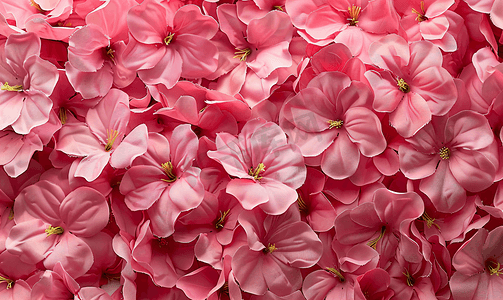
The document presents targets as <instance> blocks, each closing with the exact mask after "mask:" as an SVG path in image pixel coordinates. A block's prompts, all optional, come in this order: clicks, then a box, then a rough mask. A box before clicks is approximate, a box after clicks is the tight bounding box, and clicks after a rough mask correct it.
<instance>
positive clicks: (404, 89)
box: [396, 78, 410, 93]
mask: <svg viewBox="0 0 503 300" xmlns="http://www.w3.org/2000/svg"><path fill="white" fill-rule="evenodd" d="M396 85H398V89H399V90H400V91H402V92H404V93H408V92H410V87H409V85H408V84H407V82H405V80H403V78H400V79H398V82H397V84H396Z"/></svg>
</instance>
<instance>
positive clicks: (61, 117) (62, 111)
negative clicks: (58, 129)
mask: <svg viewBox="0 0 503 300" xmlns="http://www.w3.org/2000/svg"><path fill="white" fill-rule="evenodd" d="M58 115H59V120H60V121H61V124H63V125H65V124H66V120H67V119H68V116H67V115H66V108H64V107H60V108H59V114H58Z"/></svg>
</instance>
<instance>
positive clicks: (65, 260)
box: [44, 233, 93, 278]
mask: <svg viewBox="0 0 503 300" xmlns="http://www.w3.org/2000/svg"><path fill="white" fill-rule="evenodd" d="M57 263H61V265H62V266H63V267H64V268H65V271H67V272H68V274H70V276H72V277H75V278H77V277H80V276H82V275H84V274H85V273H86V272H87V271H88V270H89V269H90V268H91V266H92V265H93V252H92V251H91V248H89V246H88V245H87V244H86V243H85V242H84V241H83V240H81V239H79V238H78V237H76V236H74V235H73V234H71V233H66V234H64V235H63V237H62V238H61V240H60V241H59V243H58V244H57V245H56V246H55V247H54V250H53V252H52V253H51V254H49V256H47V258H46V259H45V260H44V266H45V267H46V268H48V269H53V268H54V266H55V265H56V264H57Z"/></svg>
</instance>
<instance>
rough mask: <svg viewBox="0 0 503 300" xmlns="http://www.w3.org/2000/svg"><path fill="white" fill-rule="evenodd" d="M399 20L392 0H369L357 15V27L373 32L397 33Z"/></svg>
mask: <svg viewBox="0 0 503 300" xmlns="http://www.w3.org/2000/svg"><path fill="white" fill-rule="evenodd" d="M348 6H349V5H348ZM399 20H400V17H399V16H398V14H397V13H396V11H395V9H394V7H393V1H390V0H375V1H369V2H368V4H367V6H366V7H365V8H364V11H363V12H362V14H361V15H360V16H359V17H358V27H360V28H362V29H363V30H365V31H367V32H373V33H397V32H398V26H399V25H398V24H399Z"/></svg>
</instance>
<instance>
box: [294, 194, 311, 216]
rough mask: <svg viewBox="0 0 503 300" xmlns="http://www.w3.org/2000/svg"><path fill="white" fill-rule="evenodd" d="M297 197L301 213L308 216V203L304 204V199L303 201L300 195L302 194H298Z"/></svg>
mask: <svg viewBox="0 0 503 300" xmlns="http://www.w3.org/2000/svg"><path fill="white" fill-rule="evenodd" d="M297 195H298V197H297V204H298V205H299V211H300V212H301V213H304V214H306V213H307V212H308V208H307V205H306V202H304V199H302V196H301V195H300V193H297Z"/></svg>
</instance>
